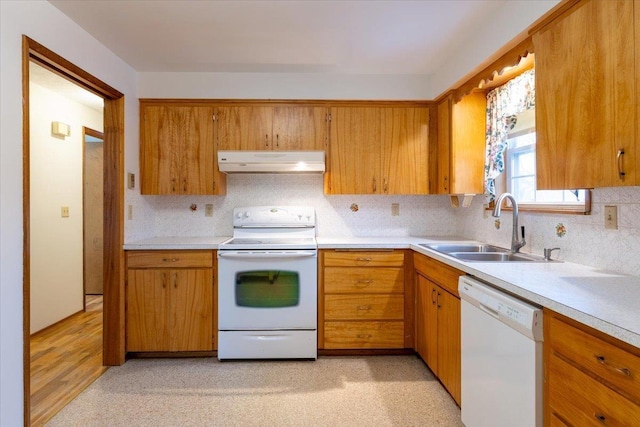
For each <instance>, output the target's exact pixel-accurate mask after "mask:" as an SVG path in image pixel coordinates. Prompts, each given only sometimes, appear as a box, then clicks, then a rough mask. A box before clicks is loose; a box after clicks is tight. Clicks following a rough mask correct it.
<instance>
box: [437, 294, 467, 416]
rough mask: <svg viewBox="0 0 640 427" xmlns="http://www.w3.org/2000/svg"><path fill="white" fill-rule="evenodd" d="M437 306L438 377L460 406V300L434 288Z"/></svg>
mask: <svg viewBox="0 0 640 427" xmlns="http://www.w3.org/2000/svg"><path fill="white" fill-rule="evenodd" d="M436 294H437V296H436V304H437V306H438V377H439V378H440V381H442V384H444V386H445V387H446V388H447V390H449V393H451V396H453V398H454V399H455V401H456V402H457V403H458V404H460V397H461V396H460V395H461V385H460V384H461V374H460V367H461V362H460V351H461V345H460V299H458V298H456V297H455V296H453V295H451V294H450V293H449V292H447V291H445V290H443V289H442V288H440V287H437V286H436Z"/></svg>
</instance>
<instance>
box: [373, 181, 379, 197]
mask: <svg viewBox="0 0 640 427" xmlns="http://www.w3.org/2000/svg"><path fill="white" fill-rule="evenodd" d="M376 191H378V184H377V182H376V178H375V177H374V178H373V192H374V193H375V192H376Z"/></svg>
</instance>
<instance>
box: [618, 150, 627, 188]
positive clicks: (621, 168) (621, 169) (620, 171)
mask: <svg viewBox="0 0 640 427" xmlns="http://www.w3.org/2000/svg"><path fill="white" fill-rule="evenodd" d="M623 156H624V149H620V150H618V155H617V156H616V157H617V160H618V176H619V177H620V179H621V180H622V181H624V176H625V173H624V169H623V167H622V157H623Z"/></svg>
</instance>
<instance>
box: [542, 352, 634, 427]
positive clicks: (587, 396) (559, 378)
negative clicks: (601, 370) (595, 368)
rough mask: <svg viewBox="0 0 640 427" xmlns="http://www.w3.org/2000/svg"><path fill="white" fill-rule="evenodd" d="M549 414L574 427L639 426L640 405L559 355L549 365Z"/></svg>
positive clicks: (551, 359)
mask: <svg viewBox="0 0 640 427" xmlns="http://www.w3.org/2000/svg"><path fill="white" fill-rule="evenodd" d="M547 381H548V390H549V396H548V399H549V405H550V413H551V414H554V415H555V416H556V417H560V418H561V419H563V420H567V422H569V423H571V425H575V426H603V425H606V426H637V425H640V406H638V405H636V404H634V403H633V402H631V401H629V400H627V399H625V398H624V397H622V396H621V395H620V394H618V393H616V392H614V391H613V390H611V389H610V388H608V387H607V386H605V385H604V384H602V383H600V382H598V381H596V380H595V379H593V378H592V377H590V376H589V375H587V374H585V373H583V372H582V371H581V370H579V369H578V368H576V367H573V366H571V365H570V364H568V363H567V362H565V361H564V360H562V359H560V358H559V357H557V356H551V358H550V360H549V364H548V378H547Z"/></svg>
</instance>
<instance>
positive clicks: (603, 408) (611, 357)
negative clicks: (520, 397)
mask: <svg viewBox="0 0 640 427" xmlns="http://www.w3.org/2000/svg"><path fill="white" fill-rule="evenodd" d="M544 331H545V332H544V333H545V337H544V341H545V342H544V344H545V346H544V354H545V361H544V366H545V368H544V379H545V381H544V396H545V398H544V399H545V417H544V418H545V425H548V426H638V425H640V349H638V348H636V347H633V346H630V345H628V344H625V343H622V342H620V341H618V340H616V339H615V338H611V337H609V336H606V335H605V334H603V333H601V332H598V331H595V330H593V329H591V328H589V327H587V326H584V325H581V324H579V323H577V322H575V321H572V320H570V319H567V318H565V317H563V316H561V315H559V314H557V313H554V312H552V311H550V310H546V309H545V312H544Z"/></svg>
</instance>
